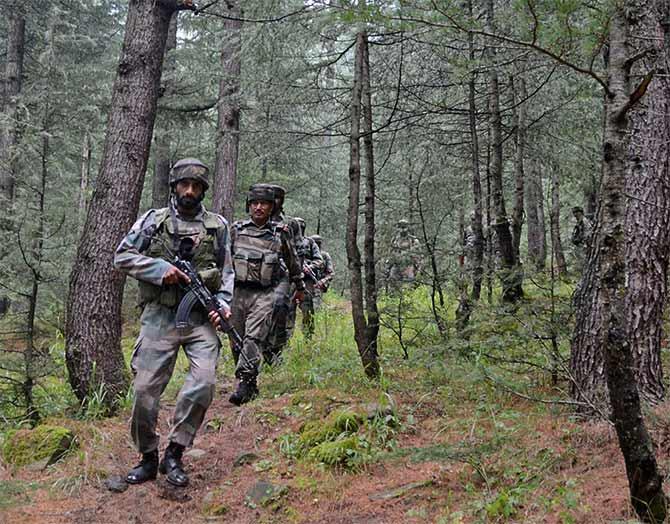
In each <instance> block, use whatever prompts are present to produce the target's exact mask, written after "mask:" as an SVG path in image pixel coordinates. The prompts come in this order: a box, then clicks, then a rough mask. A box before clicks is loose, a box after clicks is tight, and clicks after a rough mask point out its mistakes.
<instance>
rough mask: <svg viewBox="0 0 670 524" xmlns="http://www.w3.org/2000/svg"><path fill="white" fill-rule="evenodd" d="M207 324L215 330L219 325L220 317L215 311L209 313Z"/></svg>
mask: <svg viewBox="0 0 670 524" xmlns="http://www.w3.org/2000/svg"><path fill="white" fill-rule="evenodd" d="M208 317H209V322H210V324H212V326H214V328H215V329H216V328H217V327H219V325H220V324H221V316H220V315H219V314H218V313H217V312H216V311H210V312H209V315H208Z"/></svg>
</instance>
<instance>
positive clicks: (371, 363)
mask: <svg viewBox="0 0 670 524" xmlns="http://www.w3.org/2000/svg"><path fill="white" fill-rule="evenodd" d="M366 43H367V33H366V32H365V31H361V32H359V33H358V34H357V35H356V57H355V65H354V83H353V89H352V92H351V109H350V117H351V124H350V125H351V129H350V134H349V208H348V217H347V263H348V267H349V275H350V279H351V314H352V317H353V321H354V339H355V340H356V346H357V347H358V353H359V355H360V357H361V361H362V363H363V369H364V370H365V374H366V375H367V376H368V377H370V378H376V377H377V376H379V363H378V361H377V352H376V348H377V347H376V340H375V344H374V345H373V346H371V344H370V340H369V339H368V326H367V322H366V319H365V307H364V304H363V275H362V271H361V268H362V266H363V264H362V262H361V252H360V249H359V248H358V210H359V206H360V188H361V156H360V138H361V131H360V120H361V105H362V94H363V78H362V77H363V70H364V66H363V62H364V60H365V55H366V51H365V47H366Z"/></svg>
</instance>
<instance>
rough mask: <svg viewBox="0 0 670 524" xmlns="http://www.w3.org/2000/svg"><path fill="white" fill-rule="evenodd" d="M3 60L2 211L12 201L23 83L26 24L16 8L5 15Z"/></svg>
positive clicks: (0, 173) (0, 143) (19, 10)
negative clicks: (5, 124)
mask: <svg viewBox="0 0 670 524" xmlns="http://www.w3.org/2000/svg"><path fill="white" fill-rule="evenodd" d="M8 15H9V17H8V18H9V20H8V22H9V27H8V28H7V60H6V62H5V74H4V78H3V81H4V107H3V112H4V117H5V119H6V121H7V123H8V125H7V127H6V128H4V129H0V199H3V200H4V201H3V200H0V202H2V206H3V207H4V208H6V207H7V206H8V205H10V204H11V202H13V201H14V186H15V182H16V169H17V168H16V156H17V151H16V144H17V142H18V125H17V121H18V97H19V95H20V94H21V83H22V79H23V55H24V46H25V30H26V21H25V18H24V16H23V12H22V9H21V8H20V7H19V6H16V7H15V8H12V9H11V10H9V12H8Z"/></svg>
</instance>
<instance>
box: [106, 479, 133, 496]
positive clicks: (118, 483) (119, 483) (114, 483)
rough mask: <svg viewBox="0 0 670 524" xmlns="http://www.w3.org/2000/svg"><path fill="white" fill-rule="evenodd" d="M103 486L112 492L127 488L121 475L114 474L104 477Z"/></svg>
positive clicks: (119, 491)
mask: <svg viewBox="0 0 670 524" xmlns="http://www.w3.org/2000/svg"><path fill="white" fill-rule="evenodd" d="M105 487H106V488H107V489H108V490H109V491H113V492H114V493H123V492H124V491H126V490H127V489H128V484H127V483H126V480H125V479H124V478H123V477H122V476H121V475H114V476H113V477H109V478H107V479H105Z"/></svg>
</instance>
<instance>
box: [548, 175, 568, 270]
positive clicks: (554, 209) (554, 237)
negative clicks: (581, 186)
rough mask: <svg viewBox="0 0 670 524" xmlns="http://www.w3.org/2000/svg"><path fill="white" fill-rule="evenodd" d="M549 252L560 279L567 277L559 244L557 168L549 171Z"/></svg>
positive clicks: (559, 221) (559, 205)
mask: <svg viewBox="0 0 670 524" xmlns="http://www.w3.org/2000/svg"><path fill="white" fill-rule="evenodd" d="M549 221H550V223H551V250H552V252H553V255H554V261H555V263H556V270H557V272H558V276H559V277H560V278H566V277H567V276H568V266H567V264H566V263H565V254H564V253H563V243H562V242H561V194H560V184H559V181H558V168H557V166H553V167H552V170H551V213H550V215H549Z"/></svg>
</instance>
